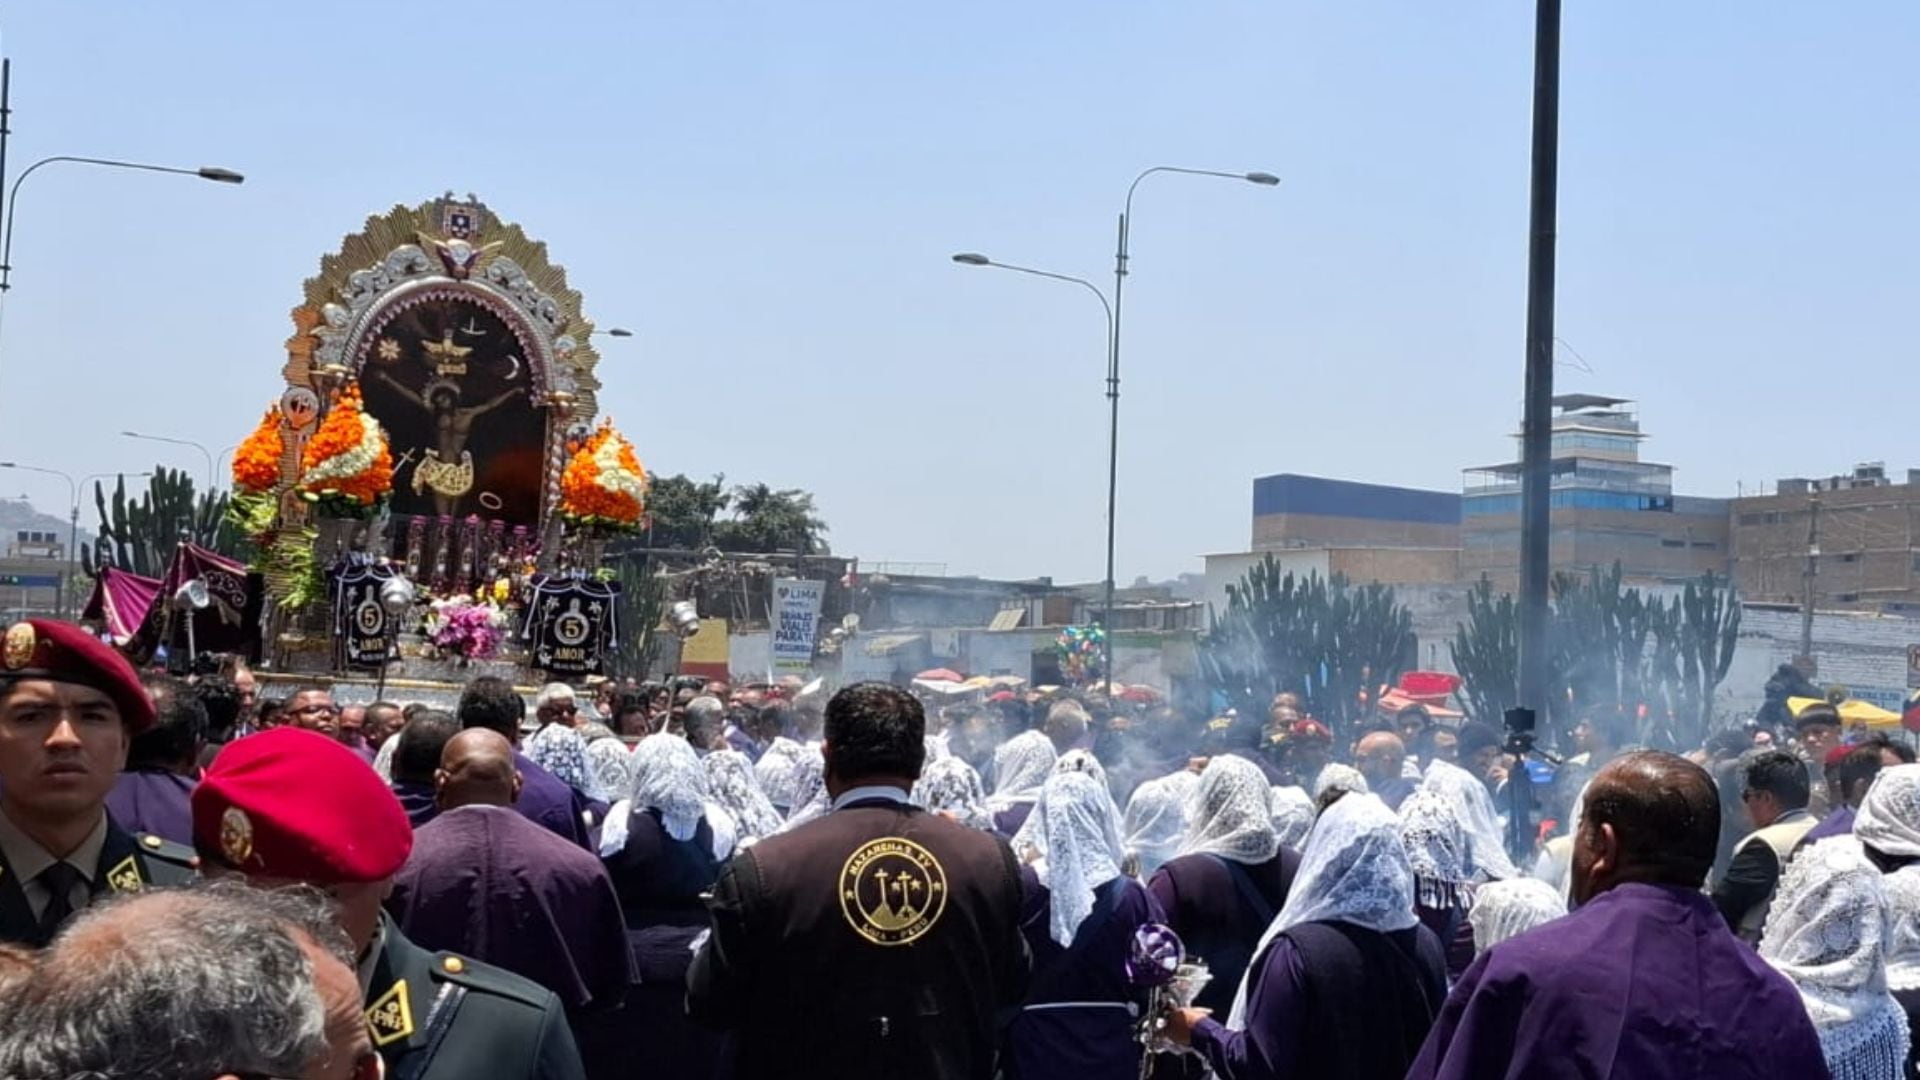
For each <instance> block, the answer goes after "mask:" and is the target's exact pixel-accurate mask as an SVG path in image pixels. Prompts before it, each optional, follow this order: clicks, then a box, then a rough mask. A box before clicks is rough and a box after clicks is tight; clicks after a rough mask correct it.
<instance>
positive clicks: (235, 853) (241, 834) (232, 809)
mask: <svg viewBox="0 0 1920 1080" xmlns="http://www.w3.org/2000/svg"><path fill="white" fill-rule="evenodd" d="M220 853H221V854H222V855H225V856H226V857H227V862H229V863H231V864H232V865H234V866H236V867H243V866H245V865H247V859H248V858H250V857H251V856H252V855H253V819H252V818H250V817H248V816H247V812H246V811H245V810H242V809H240V808H239V807H237V806H229V807H227V811H226V813H224V814H221V815H220Z"/></svg>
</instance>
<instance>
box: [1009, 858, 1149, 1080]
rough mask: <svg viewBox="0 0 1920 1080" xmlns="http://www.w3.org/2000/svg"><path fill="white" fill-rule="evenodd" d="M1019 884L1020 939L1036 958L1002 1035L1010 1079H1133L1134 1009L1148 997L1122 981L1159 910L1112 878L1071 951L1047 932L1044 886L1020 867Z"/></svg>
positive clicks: (1136, 1050)
mask: <svg viewBox="0 0 1920 1080" xmlns="http://www.w3.org/2000/svg"><path fill="white" fill-rule="evenodd" d="M1020 884H1021V887H1022V891H1023V894H1024V902H1023V904H1022V907H1021V912H1020V932H1021V934H1022V935H1023V936H1025V937H1026V939H1027V947H1028V949H1030V950H1031V951H1032V953H1033V981H1032V982H1031V983H1030V984H1029V985H1028V988H1027V1000H1026V1001H1025V1002H1024V1003H1023V1004H1022V1006H1021V1010H1020V1012H1019V1013H1018V1014H1017V1015H1016V1016H1015V1017H1014V1020H1013V1022H1012V1024H1010V1025H1009V1026H1008V1028H1007V1036H1006V1038H1007V1052H1006V1054H1005V1055H1004V1056H1003V1058H1002V1064H1003V1065H1004V1066H1005V1068H1006V1075H1007V1077H1008V1078H1009V1080H1065V1078H1067V1077H1072V1078H1073V1080H1136V1078H1137V1077H1138V1076H1139V1075H1140V1044H1139V1043H1138V1042H1137V1041H1135V1039H1134V1037H1133V1023H1134V1018H1135V1013H1134V1011H1133V1010H1144V1009H1145V1008H1146V1005H1147V995H1146V994H1144V993H1142V992H1140V991H1137V990H1135V989H1133V987H1132V986H1131V985H1130V984H1129V983H1128V981H1127V953H1128V951H1129V949H1130V948H1131V947H1132V944H1133V932H1134V931H1135V930H1137V929H1139V927H1140V925H1141V924H1142V923H1149V922H1159V921H1160V920H1161V918H1162V916H1161V914H1160V906H1159V905H1158V904H1156V903H1154V902H1153V897H1152V896H1151V895H1149V894H1148V892H1147V890H1146V889H1145V888H1144V887H1143V886H1141V884H1140V883H1139V882H1137V881H1135V880H1133V879H1132V878H1129V877H1125V876H1121V877H1117V878H1114V879H1113V880H1112V881H1109V882H1106V883H1105V884H1103V885H1101V886H1100V887H1099V888H1097V889H1095V890H1094V902H1093V910H1092V911H1091V912H1090V913H1088V915H1087V918H1086V921H1085V922H1082V923H1081V924H1080V929H1079V930H1078V931H1076V932H1075V933H1074V935H1073V944H1072V945H1070V946H1067V947H1065V948H1062V947H1061V946H1060V943H1059V942H1057V941H1055V940H1053V937H1052V935H1051V933H1050V932H1049V930H1050V921H1051V919H1052V912H1053V904H1052V898H1051V896H1050V895H1049V893H1048V891H1047V888H1046V886H1044V885H1042V884H1040V881H1039V879H1038V878H1037V877H1035V876H1034V872H1033V869H1032V868H1031V867H1024V866H1023V867H1021V868H1020ZM1063 1003H1071V1004H1063Z"/></svg>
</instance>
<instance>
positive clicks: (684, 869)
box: [600, 734, 735, 1076]
mask: <svg viewBox="0 0 1920 1080" xmlns="http://www.w3.org/2000/svg"><path fill="white" fill-rule="evenodd" d="M734 842H735V827H734V823H733V819H732V818H731V816H730V815H728V814H727V812H726V811H725V810H724V809H722V808H721V807H720V806H719V805H718V804H717V803H715V802H714V801H713V799H712V796H711V794H710V788H709V786H708V782H707V770H706V767H705V766H704V765H702V764H701V762H700V756H699V755H698V754H696V753H695V752H694V749H693V746H692V745H691V744H689V743H688V742H687V740H685V739H683V738H681V737H680V736H678V735H667V734H661V735H650V736H648V737H647V738H645V739H642V740H640V745H639V746H636V747H635V748H634V751H633V788H632V791H631V793H630V794H629V795H628V797H627V798H626V799H623V800H622V801H621V802H619V803H616V804H615V805H614V807H613V809H612V810H610V811H609V812H608V814H607V825H606V829H605V830H604V832H603V833H602V835H601V840H600V857H601V860H602V861H603V862H605V863H606V867H607V874H608V876H610V877H611V878H613V886H614V890H615V891H616V892H618V893H619V894H620V909H621V913H622V914H623V915H624V916H625V917H626V920H627V940H628V942H629V943H630V944H631V946H632V949H633V965H634V985H632V986H631V987H629V988H628V993H627V1001H626V1005H625V1007H624V1010H623V1012H622V1018H621V1024H622V1025H623V1031H622V1035H623V1038H625V1039H629V1040H631V1042H630V1045H633V1046H645V1047H647V1048H648V1054H649V1060H650V1063H651V1065H650V1067H656V1068H658V1069H659V1070H660V1073H661V1075H671V1076H704V1075H707V1070H708V1069H711V1067H712V1065H711V1063H712V1062H713V1061H715V1060H717V1056H718V1053H719V1040H718V1037H717V1036H716V1035H713V1034H711V1033H709V1032H707V1031H705V1030H703V1029H701V1028H697V1027H695V1026H694V1025H693V1023H692V1021H690V1020H688V1019H687V1017H686V1009H685V1005H684V1002H685V999H686V995H687V989H686V975H687V968H688V966H689V965H691V964H692V962H693V943H694V941H695V940H696V939H697V938H699V937H700V936H701V934H702V933H704V932H705V931H706V928H707V926H708V917H707V907H706V903H705V901H704V900H703V899H702V897H703V895H704V894H706V893H709V892H711V891H712V889H713V886H714V882H716V881H718V880H719V877H720V870H721V868H722V866H724V865H725V863H726V860H727V858H728V857H729V856H730V855H732V854H733V848H734Z"/></svg>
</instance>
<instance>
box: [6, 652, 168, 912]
mask: <svg viewBox="0 0 1920 1080" xmlns="http://www.w3.org/2000/svg"><path fill="white" fill-rule="evenodd" d="M153 722H154V711H153V703H152V702H151V701H149V700H148V699H147V694H146V691H145V690H144V689H142V688H141V686H140V678H139V676H138V675H137V674H135V672H134V670H133V665H132V664H129V663H128V662H127V660H126V658H125V657H123V656H121V655H120V654H119V653H118V652H115V651H114V650H113V648H112V646H109V645H106V644H104V643H102V642H101V641H100V640H99V639H98V638H95V637H94V636H93V635H92V634H89V633H88V632H87V631H85V630H83V629H81V628H80V627H78V626H74V625H72V624H70V623H62V622H54V621H52V620H48V619H28V620H26V621H24V622H17V623H15V624H13V625H12V626H10V627H8V628H7V631H6V633H5V634H4V635H0V941H11V942H17V943H20V944H24V945H29V946H34V947H38V946H41V945H44V944H46V943H47V941H48V940H50V939H51V938H52V937H53V935H54V932H55V931H56V930H58V929H59V928H60V925H61V923H63V922H65V921H66V920H67V918H68V917H70V916H71V915H72V914H73V913H74V912H76V911H78V910H80V909H82V908H84V907H86V906H87V905H88V904H90V903H92V902H93V899H94V898H95V897H97V896H99V895H101V894H102V893H106V892H125V891H130V890H136V889H140V888H142V887H144V886H146V885H149V884H158V885H177V884H182V883H184V882H186V881H188V880H190V879H192V878H193V876H194V869H193V868H194V865H195V863H196V860H195V859H194V857H193V851H192V850H191V849H189V848H186V847H184V846H182V845H179V844H174V843H169V842H168V841H166V840H162V839H161V838H160V837H158V836H153V835H151V834H147V833H129V832H127V831H126V830H124V829H122V828H120V827H119V826H118V825H116V824H114V822H113V818H112V816H111V815H110V814H108V813H107V808H106V801H107V793H108V792H109V791H111V790H113V785H114V782H115V781H116V780H117V779H119V776H120V768H121V766H122V765H124V764H125V763H126V760H127V747H128V745H129V744H130V743H131V742H132V740H133V737H134V736H135V735H138V734H140V733H141V732H143V731H145V730H147V729H148V728H150V727H152V726H153Z"/></svg>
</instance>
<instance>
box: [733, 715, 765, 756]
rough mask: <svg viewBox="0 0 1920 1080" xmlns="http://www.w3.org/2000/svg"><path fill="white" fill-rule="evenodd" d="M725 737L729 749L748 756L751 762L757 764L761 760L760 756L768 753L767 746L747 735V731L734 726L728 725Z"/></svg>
mask: <svg viewBox="0 0 1920 1080" xmlns="http://www.w3.org/2000/svg"><path fill="white" fill-rule="evenodd" d="M725 737H726V740H727V748H728V749H729V750H738V751H740V752H741V753H743V754H745V755H747V760H749V761H755V762H757V761H759V760H760V755H761V754H764V753H766V752H767V748H766V746H765V745H763V744H762V743H761V742H760V741H759V740H758V739H755V738H754V737H753V736H751V735H749V734H747V733H746V731H745V729H742V728H737V727H734V726H733V725H732V724H728V725H727V730H726V733H725Z"/></svg>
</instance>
